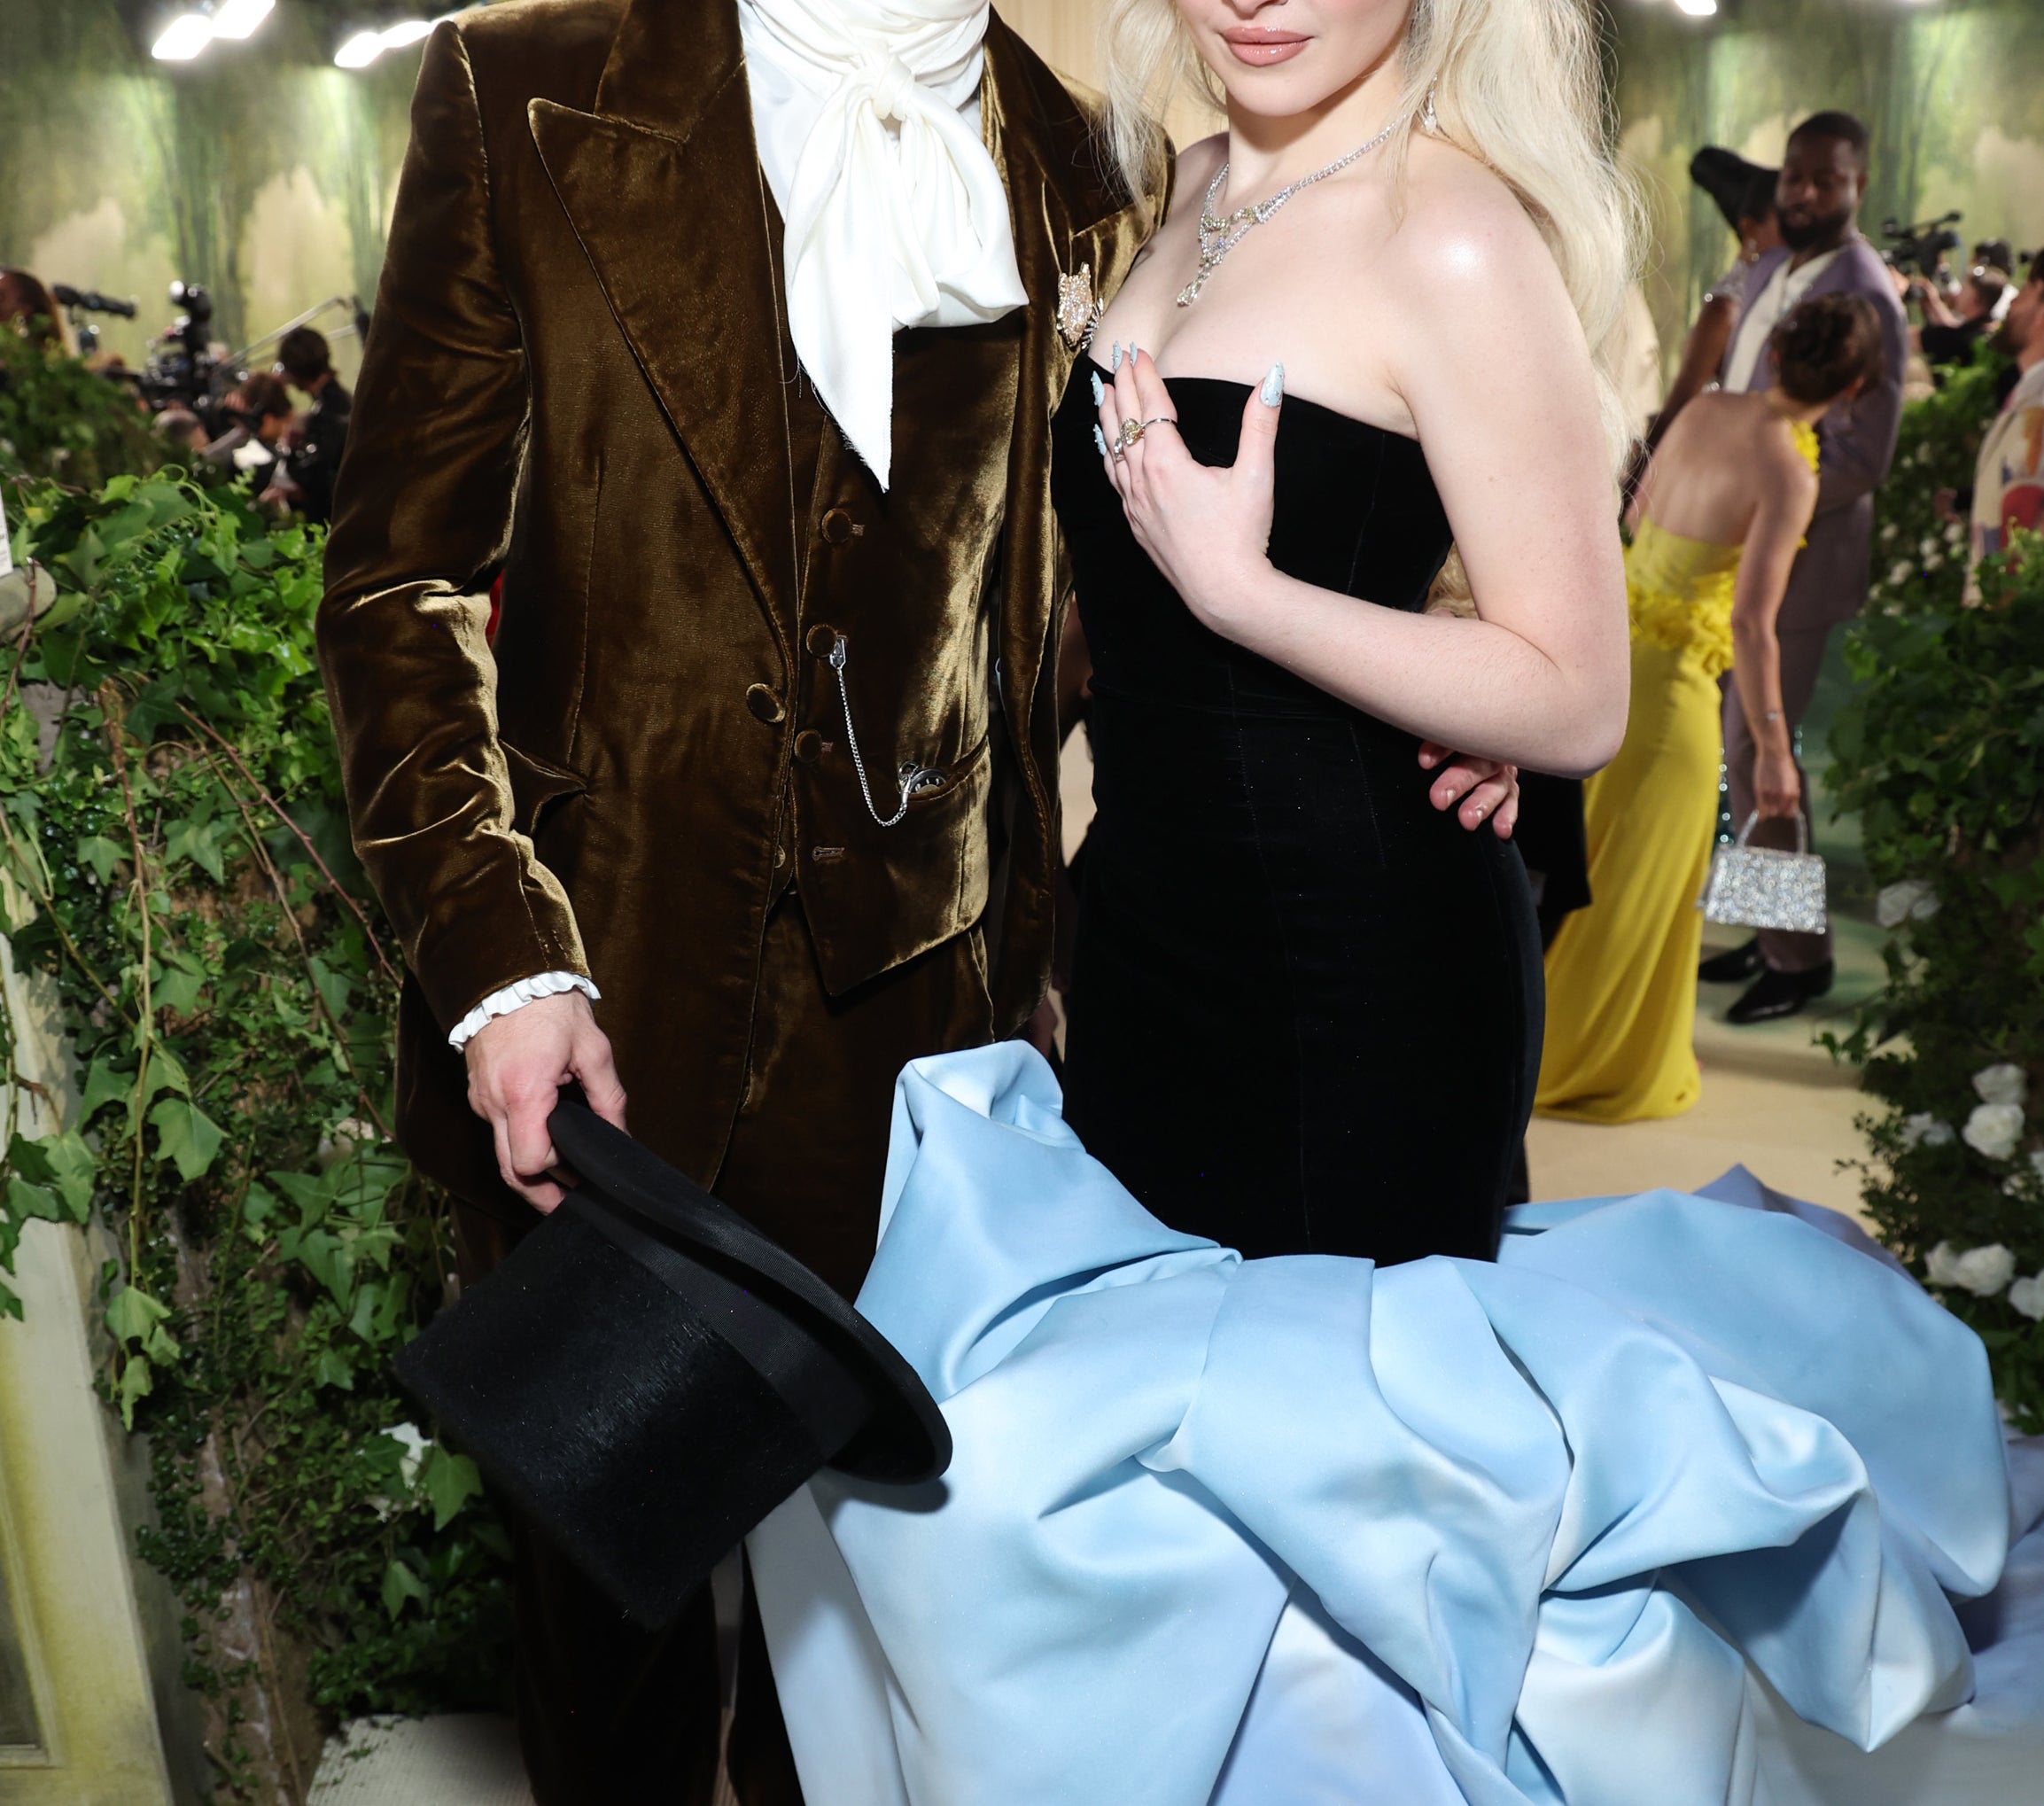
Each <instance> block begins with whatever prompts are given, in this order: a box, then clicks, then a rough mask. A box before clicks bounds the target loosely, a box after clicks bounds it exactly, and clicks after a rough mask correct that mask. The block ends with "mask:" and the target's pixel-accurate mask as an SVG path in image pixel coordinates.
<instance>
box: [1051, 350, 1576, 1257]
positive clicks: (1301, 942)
mask: <svg viewBox="0 0 2044 1806" xmlns="http://www.w3.org/2000/svg"><path fill="white" fill-rule="evenodd" d="M1088 374H1089V366H1088V364H1087V363H1086V362H1085V361H1084V360H1081V362H1080V364H1079V367H1078V368H1077V370H1075V372H1074V374H1073V378H1072V381H1071V385H1070V386H1069V388H1068V390H1067V391H1066V393H1065V397H1064V400H1063V402H1062V404H1061V406H1060V408H1059V409H1058V412H1057V416H1056V418H1055V420H1054V422H1053V428H1052V442H1053V464H1052V478H1051V480H1052V493H1053V498H1054V500H1055V502H1056V506H1057V510H1058V516H1059V521H1060V524H1061V527H1062V528H1063V531H1064V533H1065V537H1066V540H1067V542H1068V544H1069V548H1070V552H1071V560H1072V572H1073V580H1074V590H1075V594H1076V601H1077V605H1078V609H1079V613H1080V617H1081V619H1082V621H1083V623H1084V628H1085V634H1086V640H1087V643H1088V645H1089V647H1090V649H1091V651H1092V665H1093V677H1092V704H1091V706H1090V710H1089V713H1088V717H1087V727H1088V733H1089V736H1090V738H1091V741H1092V752H1093V760H1094V772H1093V795H1094V801H1095V804H1096V807H1097V813H1096V814H1095V817H1094V821H1093V825H1092V831H1091V834H1090V836H1089V838H1088V841H1087V845H1086V851H1085V854H1084V867H1083V871H1082V873H1081V904H1080V911H1079V927H1078V943H1077V949H1076V957H1075V965H1074V984H1073V987H1072V993H1071V996H1070V999H1069V1002H1070V1016H1069V1037H1068V1072H1067V1084H1066V1108H1067V1114H1068V1116H1069V1117H1070V1119H1071V1121H1072V1123H1073V1125H1074V1126H1075V1127H1076V1128H1077V1129H1078V1131H1079V1133H1080V1134H1081V1135H1082V1136H1083V1137H1084V1139H1085V1141H1086V1144H1087V1146H1088V1147H1089V1148H1091V1149H1092V1152H1093V1153H1094V1154H1096V1155H1097V1156H1099V1157H1100V1159H1101V1160H1102V1161H1104V1162H1105V1163H1106V1164H1107V1167H1108V1168H1109V1170H1110V1171H1112V1172H1114V1173H1115V1176H1116V1177H1117V1178H1119V1179H1121V1180H1122V1181H1123V1184H1125V1185H1127V1186H1128V1187H1129V1188H1130V1189H1131V1191H1132V1192H1134V1193H1135V1195H1136V1196H1137V1197H1138V1198H1139V1199H1140V1200H1141V1201H1142V1203H1144V1204H1145V1205H1146V1206H1147V1207H1148V1208H1149V1209H1150V1210H1152V1211H1154V1213H1155V1214H1156V1215H1158V1216H1159V1217H1161V1218H1163V1219H1164V1220H1165V1221H1166V1222H1167V1223H1170V1225H1172V1226H1174V1227H1177V1228H1181V1229H1185V1230H1188V1231H1191V1232H1193V1233H1196V1234H1206V1235H1211V1236H1213V1237H1214V1238H1215V1239H1216V1240H1217V1241H1220V1242H1224V1243H1226V1244H1228V1245H1230V1246H1232V1247H1236V1248H1239V1249H1241V1250H1242V1251H1243V1252H1244V1253H1245V1254H1249V1255H1269V1254H1285V1253H1306V1252H1315V1253H1334V1254H1348V1255H1365V1256H1369V1257H1373V1258H1376V1259H1378V1260H1380V1261H1382V1262H1388V1261H1394V1260H1401V1259H1409V1258H1412V1257H1417V1256H1420V1255H1425V1254H1430V1253H1439V1252H1445V1253H1453V1254H1461V1255H1471V1256H1476V1257H1488V1256H1489V1255H1490V1254H1492V1253H1493V1252H1494V1251H1495V1249H1496V1237H1497V1233H1498V1226H1499V1221H1500V1218H1501V1213H1502V1210H1503V1203H1504V1187H1505V1183H1506V1180H1507V1178H1508V1176H1509V1173H1510V1169H1511V1166H1512V1160H1513V1157H1514V1156H1515V1153H1516V1150H1517V1147H1518V1142H1519V1137H1520V1135H1521V1134H1522V1133H1524V1129H1525V1124H1526V1118H1527V1112H1528V1110H1529V1109H1530V1108H1531V1102H1532V1094H1533V1083H1534V1079H1535V1076H1536V1073H1537V1070H1538V1061H1539V1045H1540V1023H1541V1013H1542V1010H1541V993H1540V947H1539V940H1538V934H1537V930H1536V929H1535V925H1534V920H1533V906H1532V899H1531V896H1530V894H1529V892H1528V891H1527V882H1526V874H1525V868H1524V867H1523V866H1522V865H1521V864H1520V862H1519V856H1518V854H1517V853H1516V852H1514V851H1513V850H1512V848H1511V847H1510V846H1509V845H1507V844H1505V843H1504V842H1501V841H1499V840H1497V839H1496V837H1495V836H1494V835H1493V834H1492V833H1491V832H1490V831H1489V829H1488V828H1485V829H1481V830H1480V831H1478V832H1475V833H1471V832H1469V831H1467V830H1465V829H1463V828H1462V827H1461V826H1460V824H1459V823H1458V822H1457V821H1456V820H1455V818H1454V817H1453V816H1452V815H1447V814H1442V813H1440V812H1438V811H1436V810H1435V809H1434V807H1433V806H1432V805H1431V803H1430V802H1429V801H1428V799H1427V795H1426V791H1427V786H1428V783H1429V782H1430V780H1429V776H1428V774H1426V772H1425V771H1423V770H1422V769H1421V768H1420V766H1419V764H1418V741H1417V739H1416V738H1415V736H1412V735H1411V734H1410V733H1408V732H1406V731H1405V730H1403V729H1402V728H1395V727H1393V726H1392V725H1390V724H1389V723H1387V722H1385V721H1382V720H1378V719H1377V718H1375V717H1374V716H1372V715H1369V714H1366V713H1364V712H1362V711H1360V710H1357V709H1355V708H1352V707H1350V706H1349V705H1348V704H1346V703H1344V702H1342V701H1341V700H1340V699H1339V698H1337V697H1333V696H1331V695H1329V694H1328V693H1327V692H1325V691H1324V690H1322V689H1317V687H1316V686H1314V685H1313V684H1311V683H1310V682H1308V681H1305V680H1304V679H1302V678H1301V677H1298V676H1296V675H1295V674H1294V673H1291V672H1289V671H1286V670H1285V669H1283V668H1282V667H1280V666H1277V665H1274V664H1272V663H1271V661H1269V660H1268V659H1265V658H1261V657H1259V656H1258V655H1256V654H1255V653H1252V652H1249V651H1247V650H1245V649H1243V648H1242V647H1240V646H1238V645H1236V644H1234V643H1233V642H1231V641H1228V640H1226V639H1224V638H1223V637H1222V636H1221V635H1219V634H1216V633H1214V632H1213V631H1211V630H1210V629H1209V628H1208V627H1204V626H1202V625H1201V623H1200V622H1199V620H1198V619H1196V618H1195V617H1194V616H1193V613H1192V612H1191V611H1190V610H1188V609H1187V608H1186V606H1185V603H1184V602H1183V600H1182V599H1181V598H1180V597H1179V596H1178V595H1177V592H1176V591H1175V590H1174V589H1172V588H1171V587H1170V584H1169V583H1168V582H1167V581H1166V580H1165V579H1164V577H1163V575H1162V572H1160V571H1159V570H1158V569H1157V567H1156V566H1155V564H1153V563H1152V562H1151V560H1150V558H1149V557H1148V555H1147V554H1146V553H1145V552H1144V551H1143V549H1142V548H1141V547H1140V545H1139V544H1138V543H1137V541H1136V539H1135V536H1134V534H1133V533H1131V531H1130V528H1129V525H1128V523H1127V520H1126V518H1124V516H1123V509H1122V502H1121V498H1120V496H1119V495H1118V494H1116V493H1115V489H1114V487H1113V486H1112V484H1110V483H1109V482H1108V480H1107V475H1106V473H1105V472H1104V471H1103V470H1102V469H1101V466H1100V455H1099V453H1098V451H1097V450H1096V449H1095V448H1094V445H1093V439H1092V429H1093V427H1094V425H1095V424H1096V422H1097V419H1098V414H1097V410H1096V409H1094V407H1093V405H1092V394H1091V385H1090V384H1089V383H1088V381H1087V376H1088ZM1168 387H1169V389H1170V397H1171V401H1172V403H1173V404H1174V406H1175V408H1176V409H1177V418H1178V423H1179V430H1180V432H1182V434H1183V436H1184V439H1185V445H1186V447H1187V448H1189V449H1190V450H1191V452H1192V453H1193V455H1194V456H1195V457H1196V458H1198V459H1199V460H1200V461H1201V463H1209V464H1226V463H1232V462H1233V459H1234V455H1235V451H1236V446H1237V441H1238V440H1239V437H1240V430H1241V419H1242V412H1243V409H1244V406H1245V404H1246V402H1247V400H1248V397H1249V393H1250V392H1249V389H1248V387H1247V385H1244V384H1240V383H1234V382H1226V381H1222V380H1219V379H1216V378H1171V379H1170V382H1169V384H1168ZM1273 483H1274V497H1273V501H1274V507H1273V513H1272V524H1271V544H1270V551H1271V563H1272V564H1274V565H1275V566H1276V567H1277V568H1278V570H1280V571H1282V572H1286V574H1288V575H1290V576H1293V577H1296V578H1298V579H1300V580H1302V581H1304V582H1308V583H1311V584H1314V585H1316V586H1317V587H1319V588H1325V589H1333V590H1337V591H1340V592H1341V593H1343V594H1346V595H1350V596H1356V597H1359V598H1361V599H1363V600H1364V601H1367V602H1370V603H1380V604H1381V605H1383V606H1386V607H1389V608H1396V609H1402V610H1407V611H1417V610H1418V609H1421V608H1423V607H1424V606H1425V604H1426V595H1427V591H1428V589H1429V588H1430V587H1431V585H1432V583H1433V580H1434V576H1435V574H1436V573H1437V572H1439V570H1440V568H1441V565H1442V562H1443V560H1444V559H1445V558H1446V557H1447V555H1448V551H1449V543H1450V539H1451V534H1450V533H1449V525H1448V519H1447V516H1446V514H1445V512H1444V510H1442V505H1441V499H1440V496H1439V494H1438V493H1437V492H1436V490H1435V488H1434V482H1433V479H1432V477H1431V475H1430V474H1429V472H1428V471H1427V468H1426V457H1425V455H1424V454H1423V452H1422V451H1421V449H1420V448H1419V446H1418V443H1417V442H1415V441H1414V440H1409V439H1403V438H1401V437H1400V436H1398V435H1397V434H1395V433H1392V432H1386V431H1385V430H1383V429H1382V428H1380V427H1376V426H1372V425H1369V424H1365V423H1364V422H1362V421H1358V420H1354V419H1351V418H1349V417H1348V416H1345V415H1342V414H1340V413H1337V412H1336V411H1335V410H1333V409H1330V408H1326V407H1323V406H1320V405H1318V404H1317V403H1314V402H1311V401H1300V400H1297V399H1287V400H1286V402H1285V404H1284V413H1283V415H1282V416H1281V418H1280V420H1279V423H1278V439H1277V444H1276V449H1275V453H1274V472H1273Z"/></svg>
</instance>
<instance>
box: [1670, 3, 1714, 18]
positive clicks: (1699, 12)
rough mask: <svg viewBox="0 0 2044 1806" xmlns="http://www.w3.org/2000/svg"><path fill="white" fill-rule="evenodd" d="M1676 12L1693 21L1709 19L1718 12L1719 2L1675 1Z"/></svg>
mask: <svg viewBox="0 0 2044 1806" xmlns="http://www.w3.org/2000/svg"><path fill="white" fill-rule="evenodd" d="M1675 10H1676V11H1677V12H1686V13H1688V14H1689V16H1690V18H1691V19H1709V18H1711V17H1712V16H1713V15H1714V13H1715V12H1717V10H1718V0H1675Z"/></svg>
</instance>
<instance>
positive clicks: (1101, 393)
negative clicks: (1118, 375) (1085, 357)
mask: <svg viewBox="0 0 2044 1806" xmlns="http://www.w3.org/2000/svg"><path fill="white" fill-rule="evenodd" d="M1106 400H1107V385H1105V384H1104V383H1102V382H1101V381H1100V372H1099V371H1098V370H1095V371H1094V372H1093V406H1094V407H1096V408H1098V407H1099V406H1100V403H1101V402H1102V401H1106ZM1098 430H1099V429H1098V428H1096V429H1095V431H1096V432H1097V431H1098Z"/></svg>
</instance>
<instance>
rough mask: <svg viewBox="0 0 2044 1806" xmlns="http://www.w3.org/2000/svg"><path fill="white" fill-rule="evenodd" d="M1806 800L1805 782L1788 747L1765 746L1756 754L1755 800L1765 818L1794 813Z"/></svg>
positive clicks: (1754, 764)
mask: <svg viewBox="0 0 2044 1806" xmlns="http://www.w3.org/2000/svg"><path fill="white" fill-rule="evenodd" d="M1802 800H1803V781H1802V778H1801V776H1800V775H1799V773H1798V772H1797V770H1796V761H1795V759H1794V758H1793V757H1792V756H1791V753H1790V752H1789V751H1788V750H1787V748H1785V747H1783V748H1778V749H1776V750H1773V751H1769V750H1768V749H1766V748H1762V749H1761V750H1760V751H1758V752H1756V753H1755V754H1754V755H1753V801H1754V803H1755V804H1756V805H1757V806H1759V809H1760V816H1761V819H1762V820H1766V819H1768V818H1770V817H1772V816H1776V815H1793V814H1794V813H1796V812H1797V810H1798V809H1799V808H1800V807H1801V806H1802Z"/></svg>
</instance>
